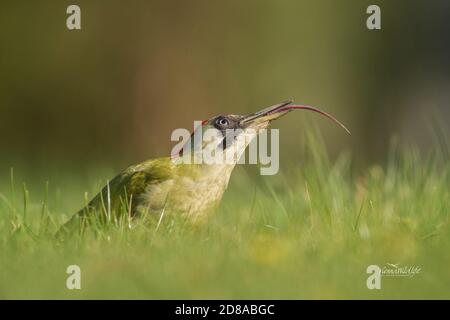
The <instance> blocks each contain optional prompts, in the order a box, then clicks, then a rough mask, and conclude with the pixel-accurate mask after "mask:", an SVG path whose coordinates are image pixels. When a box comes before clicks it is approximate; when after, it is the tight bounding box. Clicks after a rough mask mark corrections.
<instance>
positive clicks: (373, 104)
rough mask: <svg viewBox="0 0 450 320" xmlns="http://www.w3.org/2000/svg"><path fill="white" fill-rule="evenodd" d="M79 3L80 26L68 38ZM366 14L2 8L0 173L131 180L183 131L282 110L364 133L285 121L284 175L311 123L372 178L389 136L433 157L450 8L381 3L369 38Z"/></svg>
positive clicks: (358, 8)
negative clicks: (135, 169) (310, 109)
mask: <svg viewBox="0 0 450 320" xmlns="http://www.w3.org/2000/svg"><path fill="white" fill-rule="evenodd" d="M73 3H76V4H77V5H79V6H80V7H81V22H82V30H74V31H69V30H68V29H67V28H66V18H67V16H68V15H67V14H66V8H67V6H68V5H70V4H73ZM370 4H373V2H372V1H348V0H346V1H331V0H319V1H298V0H296V1H283V0H282V1H274V0H271V1H265V0H257V1H256V0H250V1H241V0H240V1H198V0H197V1H128V2H126V3H125V2H123V1H108V2H105V1H99V0H94V1H93V0H89V1H81V0H80V1H76V2H73V1H59V2H58V3H55V2H54V1H35V2H30V1H22V0H17V1H2V3H1V4H0V38H1V49H0V110H1V113H0V165H1V170H0V175H1V176H2V177H7V176H8V175H9V167H11V166H14V167H16V168H17V170H16V171H19V172H29V174H33V175H38V173H39V172H44V173H43V177H45V178H48V177H47V176H48V175H50V174H51V173H49V172H48V171H47V169H48V168H49V167H50V166H51V167H53V168H54V167H55V166H64V167H65V168H70V169H72V170H75V171H76V170H80V171H82V170H85V169H86V168H92V167H98V166H100V165H101V164H105V163H106V164H108V165H109V166H111V167H112V168H113V169H114V170H119V169H121V168H123V167H124V166H127V165H129V164H132V163H136V162H139V161H141V160H143V159H146V158H151V157H155V156H162V155H167V154H169V152H170V149H171V148H172V146H173V143H172V142H171V141H170V134H171V132H172V130H173V129H175V128H179V127H183V128H191V127H192V124H193V123H192V121H193V120H198V119H205V118H208V117H211V116H214V115H216V114H221V113H235V114H240V113H242V114H244V113H247V112H251V111H254V110H257V109H258V108H261V107H264V106H267V105H271V104H275V103H278V102H280V101H283V100H286V99H293V100H294V101H295V102H297V103H306V104H311V105H314V106H317V107H321V108H323V109H324V110H327V111H329V112H331V113H332V114H334V115H335V116H336V117H337V118H338V119H340V120H342V121H343V122H344V123H345V124H347V125H348V127H349V128H350V129H351V131H352V133H353V134H352V136H351V137H348V136H346V135H345V133H344V132H343V131H341V130H339V129H337V128H336V127H334V126H332V125H330V124H329V123H328V122H327V121H326V120H324V119H320V118H319V117H318V116H316V115H311V114H309V113H301V114H300V113H296V114H295V115H294V114H293V115H291V116H289V117H286V118H284V119H283V120H280V121H279V122H278V123H276V127H279V128H282V130H281V135H280V136H281V142H282V146H281V156H282V158H281V163H282V164H283V162H284V161H288V162H289V161H290V160H289V159H293V160H294V161H295V159H297V158H298V157H297V156H298V155H299V154H300V153H301V150H300V148H299V147H298V146H299V140H301V139H302V136H301V134H300V131H299V130H298V126H299V123H302V122H301V119H307V121H311V122H315V123H317V124H318V125H319V127H320V130H321V132H322V133H323V135H324V140H325V141H326V143H327V146H328V148H329V151H330V152H331V154H332V155H333V154H334V155H336V154H337V153H338V152H340V151H341V150H351V152H352V154H353V157H354V161H355V163H357V164H360V165H361V166H365V165H367V164H371V163H372V162H374V161H378V160H380V159H384V157H385V153H386V151H387V148H388V140H389V137H390V136H392V135H393V134H398V135H400V136H401V137H402V141H408V140H411V141H414V142H415V143H417V144H418V145H419V146H421V147H422V148H426V147H427V145H429V142H430V139H431V138H432V135H431V132H432V131H431V130H430V127H433V126H434V125H437V122H439V121H440V122H441V124H440V125H441V126H443V127H445V126H446V123H448V122H449V121H448V120H449V119H450V110H449V109H450V108H449V106H448V104H449V102H448V101H449V97H450V74H449V72H448V70H450V60H449V59H448V57H449V56H450V44H449V42H448V37H449V35H450V24H449V23H448V21H449V18H450V10H449V9H450V3H449V2H448V1H433V2H428V1H400V0H397V1H376V4H377V5H379V6H380V7H381V18H382V30H380V31H370V30H368V29H367V28H366V18H367V17H368V15H367V14H366V8H367V6H368V5H370ZM433 119H438V121H436V120H433ZM288 154H289V156H287V155H288ZM46 175H47V176H46ZM50 178H51V177H50Z"/></svg>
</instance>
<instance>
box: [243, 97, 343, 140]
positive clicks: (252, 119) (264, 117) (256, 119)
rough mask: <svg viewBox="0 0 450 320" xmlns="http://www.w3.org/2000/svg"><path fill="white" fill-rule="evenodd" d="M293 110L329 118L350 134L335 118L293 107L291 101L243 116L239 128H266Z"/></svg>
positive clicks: (303, 107)
mask: <svg viewBox="0 0 450 320" xmlns="http://www.w3.org/2000/svg"><path fill="white" fill-rule="evenodd" d="M295 109H304V110H310V111H314V112H317V113H320V114H321V115H323V116H325V117H327V118H329V119H330V120H332V121H333V122H335V123H336V124H338V125H339V126H340V127H342V128H343V129H344V130H345V131H347V133H348V134H350V131H349V130H348V129H347V128H346V127H345V126H344V125H343V124H342V123H341V122H340V121H339V120H337V119H336V118H335V117H333V116H332V115H331V114H328V113H326V112H324V111H322V110H319V109H317V108H315V107H311V106H306V105H294V104H292V101H286V102H283V103H279V104H276V105H274V106H271V107H268V108H265V109H263V110H261V111H258V112H255V113H252V114H250V115H248V116H244V117H243V118H242V119H241V121H240V125H241V127H244V128H245V127H259V126H261V125H263V124H266V126H267V125H268V124H269V123H270V122H271V121H273V120H275V119H278V118H280V117H282V116H284V115H285V114H287V113H289V112H290V111H292V110H295Z"/></svg>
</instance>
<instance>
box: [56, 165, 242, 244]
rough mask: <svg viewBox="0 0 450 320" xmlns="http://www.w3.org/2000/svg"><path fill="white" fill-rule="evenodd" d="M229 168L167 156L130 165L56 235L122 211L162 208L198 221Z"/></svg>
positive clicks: (223, 183) (211, 203)
mask: <svg viewBox="0 0 450 320" xmlns="http://www.w3.org/2000/svg"><path fill="white" fill-rule="evenodd" d="M233 167H234V166H233V165H213V166H211V165H197V164H189V165H188V164H174V163H173V162H172V159H171V158H169V157H166V158H158V159H153V160H148V161H145V162H142V163H140V164H137V165H134V166H130V167H129V168H127V169H126V170H124V171H123V172H121V173H120V174H118V175H117V176H116V177H115V178H114V179H112V180H111V181H110V182H109V183H108V184H107V185H106V186H105V187H104V188H103V189H102V190H101V191H100V192H99V193H98V194H97V195H96V196H95V197H94V198H93V199H92V200H91V201H90V202H89V203H88V205H87V206H85V207H84V208H83V209H81V210H80V211H79V212H78V213H76V214H75V215H74V216H73V217H72V219H71V220H69V222H67V223H66V224H65V225H64V226H62V227H61V229H60V231H59V232H58V235H64V234H67V233H69V232H71V231H72V230H74V229H79V228H80V227H83V226H84V225H86V224H88V223H90V222H92V221H93V220H95V222H96V223H106V222H107V221H108V220H111V219H117V218H120V217H121V216H123V215H125V214H129V215H130V216H132V217H136V216H139V215H142V214H160V213H161V212H162V210H163V209H164V210H166V211H168V212H171V213H174V212H176V213H178V214H181V215H184V216H186V217H189V218H192V220H194V221H202V220H204V218H205V217H206V213H207V212H209V211H210V210H212V209H214V208H215V207H216V206H217V204H218V203H219V201H220V199H221V197H222V194H223V192H224V191H225V189H226V186H227V184H228V180H229V177H230V174H231V172H232V169H233Z"/></svg>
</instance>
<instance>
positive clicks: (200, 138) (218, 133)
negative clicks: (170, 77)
mask: <svg viewBox="0 0 450 320" xmlns="http://www.w3.org/2000/svg"><path fill="white" fill-rule="evenodd" d="M295 109H304V110H310V111H314V112H317V113H320V114H322V115H323V116H325V117H327V118H329V119H331V120H332V121H334V122H335V123H337V124H338V125H340V126H341V127H342V128H344V129H345V130H346V131H347V132H348V133H350V132H349V131H348V129H347V128H346V127H345V126H344V125H343V124H342V123H341V122H339V121H338V120H337V119H336V118H334V117H333V116H331V115H330V114H328V113H326V112H324V111H321V110H319V109H317V108H314V107H311V106H306V105H294V104H292V102H291V101H287V102H283V103H280V104H277V105H274V106H271V107H268V108H265V109H262V110H260V111H258V112H255V113H252V114H249V115H233V114H231V115H219V116H215V117H213V118H210V119H208V120H203V121H202V123H201V126H199V127H198V128H197V129H196V130H195V131H194V132H193V133H192V136H191V139H190V140H189V141H188V143H187V144H186V145H189V150H191V152H192V154H202V157H203V159H204V157H205V155H209V156H210V155H214V156H216V155H217V156H219V158H220V159H228V160H230V161H231V163H232V164H234V163H236V162H237V160H238V159H239V157H240V156H241V155H242V153H243V152H244V151H245V149H246V147H247V146H248V145H249V144H250V142H251V141H252V140H253V139H254V138H255V137H256V136H257V135H258V134H259V133H260V132H261V130H264V129H266V128H267V127H268V126H269V125H270V123H271V122H272V121H274V120H276V119H278V118H280V117H282V116H284V115H285V114H287V113H289V112H290V111H292V110H295ZM180 155H183V154H182V153H181V154H180ZM211 164H212V163H211Z"/></svg>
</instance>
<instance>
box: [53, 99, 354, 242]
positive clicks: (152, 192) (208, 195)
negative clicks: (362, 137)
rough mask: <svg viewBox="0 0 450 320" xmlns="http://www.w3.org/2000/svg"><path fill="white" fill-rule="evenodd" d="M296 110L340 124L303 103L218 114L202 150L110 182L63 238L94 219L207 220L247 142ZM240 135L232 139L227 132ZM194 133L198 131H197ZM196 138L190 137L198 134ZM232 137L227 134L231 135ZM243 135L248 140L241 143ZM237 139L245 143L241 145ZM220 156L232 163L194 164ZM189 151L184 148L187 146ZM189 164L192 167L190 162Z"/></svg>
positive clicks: (208, 124) (205, 125)
mask: <svg viewBox="0 0 450 320" xmlns="http://www.w3.org/2000/svg"><path fill="white" fill-rule="evenodd" d="M293 109H305V110H311V111H315V112H318V113H320V114H322V115H324V116H326V117H328V118H330V119H332V120H333V121H334V122H336V123H337V124H339V125H340V126H342V127H343V128H344V129H345V130H346V131H347V132H348V130H347V129H346V128H345V126H344V125H343V124H341V123H340V122H339V121H338V120H336V119H335V118H334V117H332V116H331V115H329V114H327V113H325V112H323V111H321V110H319V109H316V108H314V107H311V106H305V105H292V104H291V102H284V103H281V104H277V105H275V106H271V107H268V108H265V109H263V110H261V111H258V112H256V113H253V114H250V115H246V116H241V115H220V116H216V117H213V118H211V119H209V120H205V121H203V122H202V127H201V129H202V132H203V135H205V134H206V132H209V133H211V131H212V132H213V133H214V134H213V135H212V137H213V138H211V135H210V137H209V138H208V139H206V138H205V139H201V140H200V141H201V144H200V146H198V145H197V146H195V143H192V142H193V141H191V140H192V139H191V140H189V141H188V142H187V144H188V148H187V150H190V152H187V153H186V152H180V153H178V154H176V155H175V156H172V157H165V158H158V159H152V160H147V161H145V162H142V163H140V164H137V165H134V166H131V167H129V168H127V169H126V170H124V171H123V172H121V173H120V174H119V175H117V176H116V177H115V178H114V179H112V180H111V181H110V182H109V183H108V184H107V185H106V186H105V187H104V188H103V190H102V191H101V192H100V193H99V194H98V195H96V196H95V197H94V198H93V199H92V200H91V201H90V202H89V203H88V205H87V206H86V207H85V208H83V209H82V210H80V211H79V212H78V213H76V214H75V215H74V216H73V217H72V219H71V220H70V221H69V222H68V223H66V224H65V225H63V226H62V227H61V229H60V232H59V234H63V233H66V232H68V231H70V230H73V229H74V228H77V227H79V226H80V225H84V224H85V223H88V222H89V221H90V219H91V218H95V219H97V221H101V222H106V221H108V220H110V219H114V218H117V217H118V216H119V215H120V214H122V215H123V214H128V215H130V216H133V217H135V216H139V215H142V214H158V215H160V214H161V213H162V212H163V211H168V212H171V213H176V214H180V215H182V216H184V217H186V218H188V219H189V220H191V221H193V222H200V221H204V220H205V218H206V217H208V216H209V214H208V213H210V212H212V211H214V209H215V208H216V207H217V206H218V204H219V203H220V200H221V198H222V195H223V193H224V191H225V189H226V188H227V185H228V181H229V179H230V175H231V172H232V171H233V168H234V166H235V164H236V162H237V160H238V159H239V157H240V156H241V155H242V153H243V152H244V151H245V149H246V147H247V146H248V144H249V143H250V142H251V140H252V139H254V138H255V137H256V136H257V135H258V133H260V131H261V130H263V129H266V128H267V127H268V126H269V124H270V122H271V121H273V120H275V119H278V118H280V117H281V116H283V115H285V114H287V113H288V112H290V111H291V110H293ZM230 130H233V131H234V132H238V134H237V136H236V134H234V135H233V136H232V137H230V136H229V134H228V132H229V131H230ZM194 134H195V133H194ZM194 134H192V136H191V138H192V137H193V136H194ZM227 135H228V136H227ZM239 136H245V139H244V140H239V139H237V138H239ZM236 141H244V143H240V144H239V145H238V144H237V142H236ZM208 148H209V149H210V150H214V151H215V152H218V153H220V152H222V151H226V150H233V151H232V152H233V153H234V154H233V155H232V161H231V162H230V161H224V162H223V163H214V164H206V163H199V164H198V163H196V162H195V161H185V160H192V157H195V156H196V155H198V154H199V153H200V154H201V153H202V152H204V150H206V149H208ZM183 150H186V148H183ZM189 162H191V163H189Z"/></svg>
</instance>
